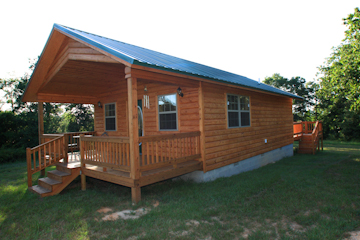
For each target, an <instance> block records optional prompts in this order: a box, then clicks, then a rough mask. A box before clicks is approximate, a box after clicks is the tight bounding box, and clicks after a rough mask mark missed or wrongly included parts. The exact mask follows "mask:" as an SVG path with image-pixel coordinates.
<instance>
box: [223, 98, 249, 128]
mask: <svg viewBox="0 0 360 240" xmlns="http://www.w3.org/2000/svg"><path fill="white" fill-rule="evenodd" d="M227 106H228V109H227V110H228V111H227V112H228V127H229V128H233V127H246V126H250V101H249V97H246V96H239V95H230V94H228V95H227Z"/></svg>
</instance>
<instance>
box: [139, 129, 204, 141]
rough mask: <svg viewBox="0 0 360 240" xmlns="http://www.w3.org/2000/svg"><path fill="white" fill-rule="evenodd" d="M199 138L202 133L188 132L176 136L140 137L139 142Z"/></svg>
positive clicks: (175, 134)
mask: <svg viewBox="0 0 360 240" xmlns="http://www.w3.org/2000/svg"><path fill="white" fill-rule="evenodd" d="M197 136H200V131H197V132H187V133H174V134H162V135H153V136H144V137H139V142H152V141H161V140H167V139H176V138H185V137H197Z"/></svg>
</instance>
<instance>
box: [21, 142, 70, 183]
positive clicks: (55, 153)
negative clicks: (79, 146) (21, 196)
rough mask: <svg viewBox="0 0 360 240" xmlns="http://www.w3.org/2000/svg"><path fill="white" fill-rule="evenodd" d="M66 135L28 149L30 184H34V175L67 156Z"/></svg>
mask: <svg viewBox="0 0 360 240" xmlns="http://www.w3.org/2000/svg"><path fill="white" fill-rule="evenodd" d="M65 149H66V147H65V139H64V136H59V137H57V138H54V139H52V140H50V141H47V142H46V143H43V144H40V145H39V146H36V147H34V148H27V149H26V161H27V172H28V186H29V187H31V186H32V175H33V174H34V173H36V172H39V171H41V170H43V169H45V168H46V167H49V166H51V165H53V164H55V163H57V162H59V161H60V160H61V159H63V158H64V157H65V156H66V154H67V153H66V151H65Z"/></svg>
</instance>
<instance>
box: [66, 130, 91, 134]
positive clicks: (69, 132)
mask: <svg viewBox="0 0 360 240" xmlns="http://www.w3.org/2000/svg"><path fill="white" fill-rule="evenodd" d="M94 132H95V131H85V132H65V133H62V134H85V133H94Z"/></svg>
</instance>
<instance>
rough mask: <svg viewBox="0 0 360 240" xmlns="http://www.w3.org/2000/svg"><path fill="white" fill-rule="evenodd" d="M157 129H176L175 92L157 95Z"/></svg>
mask: <svg viewBox="0 0 360 240" xmlns="http://www.w3.org/2000/svg"><path fill="white" fill-rule="evenodd" d="M158 106H159V129H160V130H177V107H176V94H171V95H162V96H158Z"/></svg>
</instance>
